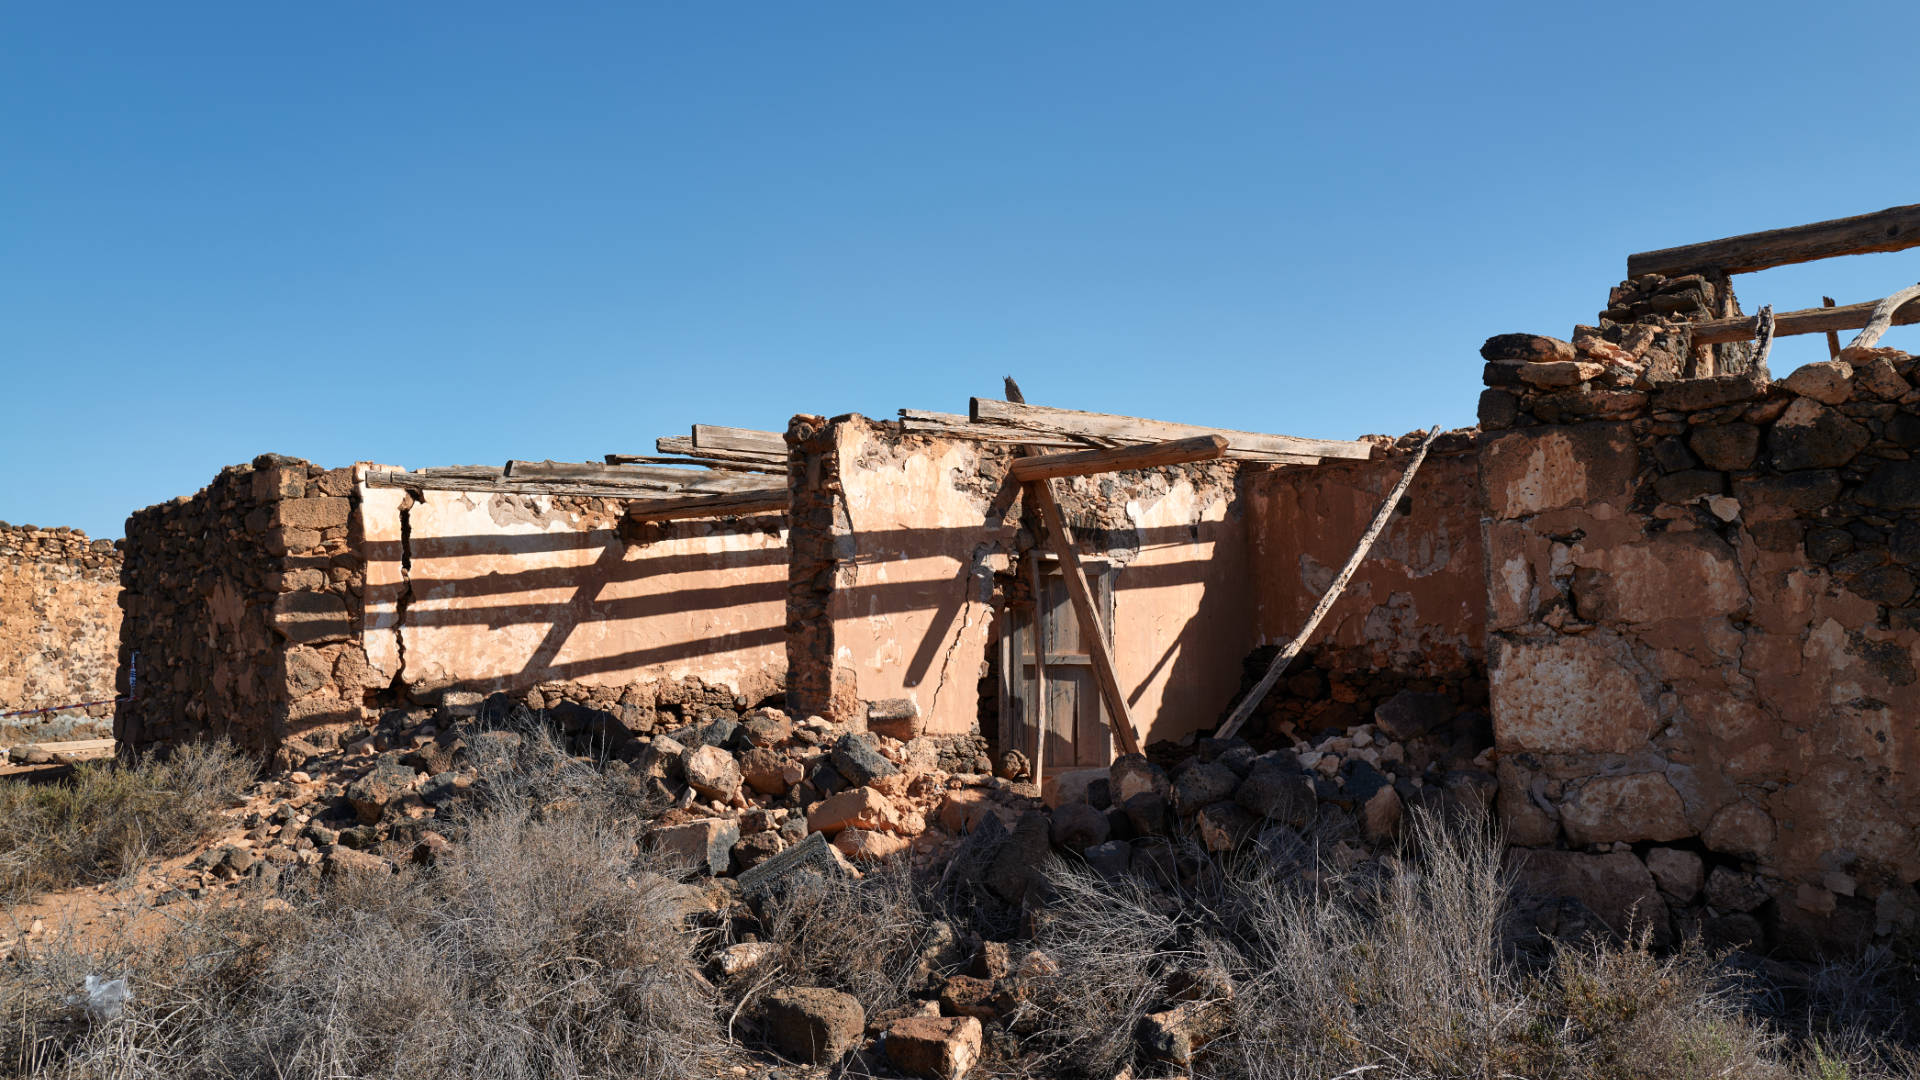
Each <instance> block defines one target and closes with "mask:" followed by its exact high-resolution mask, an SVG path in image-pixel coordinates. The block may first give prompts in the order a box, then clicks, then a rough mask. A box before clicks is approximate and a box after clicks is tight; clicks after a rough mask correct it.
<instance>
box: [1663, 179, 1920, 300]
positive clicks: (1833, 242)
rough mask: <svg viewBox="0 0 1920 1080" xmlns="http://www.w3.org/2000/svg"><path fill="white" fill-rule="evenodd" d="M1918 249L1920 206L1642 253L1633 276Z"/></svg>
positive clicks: (1732, 270) (1738, 270)
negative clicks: (1911, 248)
mask: <svg viewBox="0 0 1920 1080" xmlns="http://www.w3.org/2000/svg"><path fill="white" fill-rule="evenodd" d="M1917 246H1920V203H1917V204H1915V205H1912V206H1895V207H1890V208H1889V209H1886V210H1882V211H1880V212H1879V213H1875V214H1861V215H1859V216H1857V217H1849V218H1835V219H1834V220H1832V221H1818V222H1815V223H1813V224H1812V225H1796V226H1794V227H1793V228H1790V229H1769V230H1767V231H1766V232H1757V233H1747V234H1745V235H1743V236H1729V237H1727V238H1726V239H1724V240H1709V241H1707V242H1705V243H1702V244H1686V245H1683V246H1681V247H1671V248H1661V249H1660V250H1659V251H1642V252H1639V253H1637V254H1634V255H1629V256H1627V276H1628V277H1630V278H1634V277H1639V276H1640V275H1642V274H1666V275H1667V276H1669V277H1671V276H1673V275H1676V274H1689V273H1693V272H1695V271H1698V270H1709V269H1713V270H1719V271H1721V272H1722V273H1727V274H1745V273H1749V272H1751V271H1754V270H1765V269H1766V268H1767V267H1769V266H1786V265H1789V264H1791V263H1803V262H1812V261H1813V260H1815V259H1827V258H1832V257H1833V256H1835V255H1864V254H1866V253H1868V252H1873V251H1903V250H1905V249H1907V248H1910V247H1917ZM1783 318H1784V316H1783Z"/></svg>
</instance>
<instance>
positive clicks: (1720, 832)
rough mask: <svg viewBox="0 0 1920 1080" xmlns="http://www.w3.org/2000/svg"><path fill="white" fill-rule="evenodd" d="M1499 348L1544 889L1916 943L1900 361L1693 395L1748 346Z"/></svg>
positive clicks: (1496, 697)
mask: <svg viewBox="0 0 1920 1080" xmlns="http://www.w3.org/2000/svg"><path fill="white" fill-rule="evenodd" d="M1628 284H1629V286H1631V288H1628V287H1623V290H1624V292H1625V293H1627V294H1630V295H1631V296H1633V297H1639V298H1642V299H1644V298H1645V297H1646V296H1648V295H1652V296H1654V297H1656V298H1657V297H1659V296H1661V295H1663V294H1662V293H1660V292H1659V289H1660V288H1661V287H1662V286H1661V284H1660V283H1658V282H1645V281H1643V282H1639V283H1628ZM1623 290H1616V297H1620V296H1622V295H1623ZM1612 314H1616V312H1614V311H1610V312H1609V315H1612ZM1618 314H1621V315H1623V316H1626V315H1632V314H1634V313H1633V311H1632V310H1630V309H1627V308H1622V309H1621V310H1620V312H1618ZM1483 355H1484V357H1485V359H1486V360H1487V361H1488V364H1487V368H1486V381H1487V382H1488V384H1489V386H1490V389H1489V390H1488V391H1487V392H1486V394H1485V395H1484V396H1483V398H1482V403H1481V416H1482V421H1483V423H1484V424H1485V425H1486V426H1487V427H1488V428H1490V429H1493V430H1492V431H1490V433H1489V435H1488V436H1487V439H1486V442H1485V444H1484V446H1483V448H1482V453H1481V485H1482V488H1483V490H1484V492H1485V498H1486V504H1487V506H1486V510H1487V518H1488V521H1487V541H1486V543H1487V564H1488V568H1489V569H1488V624H1489V650H1490V653H1491V666H1492V702H1493V712H1494V723H1495V730H1496V737H1497V743H1498V747H1499V750H1500V755H1501V757H1500V764H1499V778H1500V798H1499V805H1500V809H1501V816H1502V818H1503V820H1504V823H1505V825H1506V828H1507V830H1508V833H1509V835H1510V837H1511V839H1512V840H1513V841H1514V842H1516V843H1518V844H1521V845H1531V846H1535V847H1540V848H1550V849H1552V850H1546V851H1542V852H1540V853H1539V854H1538V855H1536V856H1534V857H1532V858H1531V860H1529V861H1527V862H1526V865H1528V866H1529V867H1531V869H1530V870H1529V871H1528V872H1529V873H1530V874H1534V875H1536V876H1537V877H1539V878H1542V879H1544V880H1545V881H1546V882H1547V883H1548V884H1551V883H1554V882H1559V883H1562V884H1568V883H1576V882H1580V881H1587V882H1595V881H1603V880H1604V881H1606V882H1608V883H1609V884H1608V885H1607V888H1610V889H1612V890H1613V891H1614V893H1615V894H1616V896H1618V895H1621V894H1626V895H1630V896H1633V897H1638V898H1639V899H1641V900H1643V901H1645V903H1643V904H1642V910H1643V911H1644V912H1646V913H1647V914H1648V915H1649V916H1650V918H1651V919H1652V920H1653V921H1654V922H1655V923H1656V929H1657V931H1658V932H1659V935H1660V936H1662V937H1664V936H1666V935H1668V934H1686V933H1689V932H1691V931H1695V930H1699V931H1703V932H1705V934H1706V935H1707V936H1708V937H1709V938H1710V939H1711V940H1714V941H1717V942H1721V943H1726V944H1736V943H1747V944H1755V945H1762V946H1767V947H1771V948H1776V949H1779V950H1782V951H1785V952H1788V953H1792V954H1800V955H1812V954H1815V953H1821V952H1829V953H1842V952H1852V951H1857V950H1858V949H1859V948H1860V947H1862V946H1864V945H1865V944H1867V943H1869V942H1871V941H1873V940H1875V939H1877V938H1878V939H1884V938H1886V937H1887V936H1888V935H1892V934H1897V933H1901V932H1903V931H1911V930H1912V929H1914V928H1915V926H1916V912H1917V911H1920V906H1917V905H1920V897H1916V894H1915V890H1914V883H1915V881H1916V880H1917V879H1920V787H1916V786H1915V784H1914V782H1913V778H1914V776H1915V774H1916V770H1917V769H1920V739H1917V738H1916V731H1915V727H1914V717H1915V716H1920V674H1917V672H1920V604H1917V603H1916V599H1915V584H1916V574H1920V459H1915V458H1914V456H1913V455H1914V453H1915V451H1916V450H1920V391H1916V390H1915V389H1914V383H1913V381H1912V380H1914V379H1915V378H1920V371H1916V370H1915V364H1914V361H1913V358H1912V357H1910V356H1908V355H1907V354H1905V353H1903V352H1898V351H1895V350H1888V349H1876V350H1865V351H1860V352H1856V353H1853V354H1852V355H1850V356H1843V359H1842V360H1841V361H1838V362H1828V363H1820V364H1812V365H1808V366H1807V367H1804V368H1802V369H1800V370H1798V371H1796V372H1794V373H1793V374H1792V375H1790V376H1788V377H1787V378H1785V379H1783V380H1781V381H1778V382H1769V381H1768V380H1767V379H1766V377H1765V374H1764V372H1742V373H1737V374H1706V375H1705V377H1699V378H1684V379H1682V378H1675V377H1672V376H1674V375H1676V374H1678V373H1681V372H1683V371H1685V370H1687V365H1691V370H1694V371H1696V372H1709V373H1710V372H1712V371H1714V370H1715V363H1717V364H1718V365H1719V367H1720V368H1725V367H1728V366H1733V364H1732V363H1730V360H1731V361H1736V362H1737V361H1744V360H1747V359H1748V358H1746V357H1744V356H1735V357H1731V358H1728V357H1716V358H1711V360H1710V358H1709V356H1708V355H1707V354H1706V353H1704V352H1702V351H1700V350H1694V349H1691V348H1690V346H1688V345H1687V343H1686V341H1685V339H1684V336H1680V337H1677V338H1676V337H1673V336H1671V335H1670V334H1669V331H1667V330H1666V329H1654V328H1649V327H1647V326H1643V325H1623V324H1619V323H1615V322H1614V321H1613V320H1612V319H1609V320H1608V321H1607V323H1605V324H1603V326H1602V327H1600V328H1580V329H1579V330H1577V331H1576V334H1575V339H1574V341H1573V342H1571V343H1569V342H1564V341H1557V340H1555V339H1551V338H1540V337H1531V336H1525V335H1505V336H1502V337H1498V338H1494V339H1491V340H1489V342H1488V343H1487V347H1486V349H1485V350H1484V352H1483Z"/></svg>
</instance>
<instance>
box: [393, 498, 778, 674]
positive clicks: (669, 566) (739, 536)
mask: <svg viewBox="0 0 1920 1080" xmlns="http://www.w3.org/2000/svg"><path fill="white" fill-rule="evenodd" d="M359 499H360V505H361V511H362V520H363V522H364V528H365V538H364V542H365V545H366V551H367V553H368V568H367V580H368V591H367V603H366V606H365V610H364V612H363V614H362V635H363V637H364V640H365V642H366V649H367V654H368V658H369V662H370V663H371V665H372V667H373V668H374V670H375V671H376V672H377V673H378V674H379V675H380V676H381V677H382V678H383V679H384V680H385V681H386V682H388V683H392V684H394V686H395V687H396V688H397V689H398V690H399V691H401V692H402V695H403V696H404V697H405V698H407V699H411V700H417V701H431V700H438V699H440V698H442V697H444V696H445V695H446V694H448V693H449V692H455V693H460V694H467V695H471V694H487V693H493V692H498V691H507V692H516V691H526V690H529V689H532V688H535V687H537V686H543V685H551V684H571V685H573V686H577V687H580V688H582V689H583V691H584V692H585V694H586V696H588V697H593V696H594V695H593V694H592V690H593V689H594V688H599V689H606V688H616V689H618V688H625V687H630V686H635V685H646V686H654V685H658V684H664V683H677V682H681V681H684V680H689V679H697V680H702V681H704V682H705V683H707V684H709V685H711V686H714V687H725V688H727V689H728V690H729V691H730V692H731V693H730V694H729V695H728V696H729V697H731V696H733V695H739V696H742V697H745V698H749V699H752V700H753V701H756V702H757V701H759V700H762V699H764V698H767V697H769V696H772V695H774V694H777V693H778V692H779V691H780V688H781V686H782V685H783V683H784V679H785V669H786V646H785V630H784V627H785V622H786V605H785V594H786V577H787V543H786V529H785V528H784V526H783V525H782V524H781V523H780V519H779V518H778V517H777V516H763V517H757V518H746V519H739V520H733V519H715V520H696V521H684V522H675V523H671V524H666V525H650V526H643V527H639V528H631V527H623V526H622V525H621V518H622V515H623V514H624V511H625V508H626V502H625V501H624V500H618V499H587V498H570V497H559V496H548V495H507V494H492V493H484V492H466V491H431V490H429V491H418V490H416V491H411V492H409V491H403V490H399V489H393V488H371V487H367V486H365V485H364V484H362V485H361V487H360V489H359ZM598 696H606V695H605V694H600V695H598ZM616 696H618V695H616ZM629 696H632V695H629ZM641 696H646V695H644V694H643V695H641Z"/></svg>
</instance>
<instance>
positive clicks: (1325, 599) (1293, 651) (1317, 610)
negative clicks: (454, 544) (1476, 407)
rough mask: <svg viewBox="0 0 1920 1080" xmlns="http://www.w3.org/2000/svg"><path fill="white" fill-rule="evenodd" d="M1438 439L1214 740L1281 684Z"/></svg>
mask: <svg viewBox="0 0 1920 1080" xmlns="http://www.w3.org/2000/svg"><path fill="white" fill-rule="evenodd" d="M1439 436H1440V425H1438V424H1435V425H1434V426H1433V430H1431V431H1429V432H1427V437H1426V438H1425V439H1424V440H1422V441H1421V443H1420V449H1419V450H1417V451H1415V452H1414V455H1413V460H1412V461H1410V462H1408V463H1407V471H1406V472H1405V473H1403V474H1401V476H1400V482H1399V483H1398V484H1395V485H1394V486H1393V490H1392V491H1391V492H1389V493H1388V494H1387V499H1386V501H1385V502H1383V503H1381V504H1380V512H1379V513H1377V514H1375V515H1373V524H1372V525H1369V526H1367V531H1366V533H1365V534H1364V535H1362V536H1361V537H1360V545H1359V546H1358V547H1356V548H1354V549H1353V554H1352V555H1351V556H1349V557H1348V558H1347V565H1346V566H1344V567H1342V568H1341V570H1340V576H1339V577H1336V578H1334V579H1333V584H1332V585H1329V586H1328V587H1327V591H1326V593H1324V594H1323V595H1322V596H1321V597H1320V602H1319V603H1318V604H1316V605H1314V609H1313V614H1312V615H1309V616H1307V624H1306V625H1305V626H1303V627H1301V628H1300V632H1299V633H1298V634H1295V635H1294V638H1293V640H1292V641H1289V642H1287V647H1286V648H1284V649H1282V650H1280V655H1279V656H1276V657H1274V658H1273V663H1272V664H1270V665H1268V667H1267V673H1266V674H1265V675H1262V676H1260V681H1259V682H1257V683H1255V684H1253V689H1252V690H1251V691H1249V692H1248V693H1247V696H1246V697H1244V698H1241V699H1240V704H1238V705H1236V706H1234V708H1233V713H1232V714H1231V715H1229V716H1228V717H1227V722H1226V723H1224V724H1221V725H1220V730H1219V731H1218V732H1217V733H1216V734H1215V736H1214V737H1215V738H1219V739H1230V738H1232V737H1233V736H1234V735H1236V734H1238V733H1239V731H1240V727H1241V725H1243V724H1245V723H1246V722H1247V717H1249V716H1252V715H1253V710H1255V709H1257V708H1259V707H1260V702H1261V701H1262V700H1263V699H1265V698H1266V696H1267V691H1269V690H1271V689H1273V684H1274V683H1276V682H1278V681H1280V676H1281V674H1282V673H1284V672H1285V671H1286V670H1287V665H1288V664H1291V663H1292V662H1293V658H1294V657H1295V656H1298V655H1299V654H1300V650H1301V648H1302V647H1304V646H1305V645H1306V643H1307V639H1308V638H1309V637H1311V636H1313V632H1314V630H1315V629H1317V628H1318V627H1319V626H1320V620H1322V619H1324V618H1326V617H1327V612H1329V611H1332V610H1333V603H1334V601H1336V600H1338V599H1340V593H1341V592H1342V591H1344V590H1345V589H1346V587H1347V582H1349V581H1352V580H1353V575H1354V572H1355V571H1357V570H1359V569H1360V563H1361V561H1362V560H1364V559H1365V558H1366V557H1367V552H1368V551H1370V550H1372V549H1373V542H1374V541H1375V540H1378V539H1379V538H1380V534H1381V533H1382V532H1383V531H1385V530H1386V527H1387V521H1388V520H1389V519H1390V518H1391V517H1392V516H1393V508H1394V507H1396V506H1398V505H1400V499H1401V497H1403V496H1404V495H1406V493H1407V487H1408V485H1410V484H1412V483H1413V474H1414V473H1416V472H1419V471H1420V463H1421V462H1423V461H1425V460H1427V448H1428V447H1430V446H1432V445H1433V440H1434V439H1436V438H1439Z"/></svg>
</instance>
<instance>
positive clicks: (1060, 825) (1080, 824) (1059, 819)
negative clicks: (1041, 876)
mask: <svg viewBox="0 0 1920 1080" xmlns="http://www.w3.org/2000/svg"><path fill="white" fill-rule="evenodd" d="M1111 834H1112V826H1110V825H1109V824H1108V823H1107V815H1105V814H1103V813H1101V812H1100V811H1098V810H1095V809H1094V808H1093V807H1091V806H1089V805H1087V804H1086V803H1082V802H1071V803H1062V804H1061V805H1060V806H1058V807H1055V808H1054V811H1053V832H1052V836H1053V842H1054V845H1055V846H1057V847H1061V848H1065V849H1066V850H1068V851H1084V850H1086V849H1087V848H1090V847H1093V846H1094V845H1095V844H1104V843H1106V841H1107V837H1108V836H1109V835H1111Z"/></svg>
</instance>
